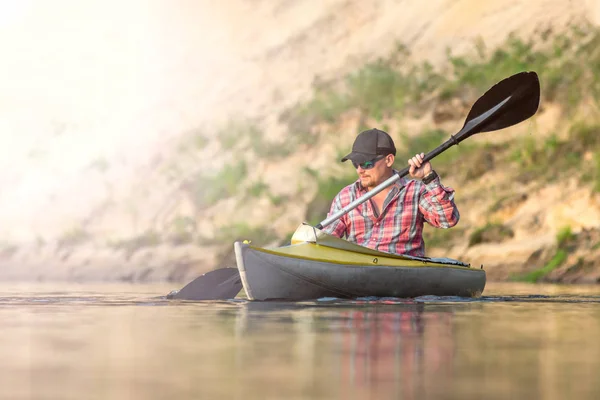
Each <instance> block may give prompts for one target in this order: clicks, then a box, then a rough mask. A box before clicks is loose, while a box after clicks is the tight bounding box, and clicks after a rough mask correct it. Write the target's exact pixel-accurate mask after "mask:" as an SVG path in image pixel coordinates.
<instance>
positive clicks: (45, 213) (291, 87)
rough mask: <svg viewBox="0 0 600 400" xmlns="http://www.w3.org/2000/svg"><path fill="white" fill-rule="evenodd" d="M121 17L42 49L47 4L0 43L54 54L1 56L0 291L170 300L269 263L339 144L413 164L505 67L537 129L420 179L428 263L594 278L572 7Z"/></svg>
mask: <svg viewBox="0 0 600 400" xmlns="http://www.w3.org/2000/svg"><path fill="white" fill-rule="evenodd" d="M131 4H132V5H131V6H130V8H126V9H121V10H119V13H118V14H117V15H116V17H114V18H112V17H109V16H111V15H112V12H114V7H115V6H114V5H111V4H110V3H109V4H105V5H100V3H98V4H97V5H96V8H93V7H92V8H91V9H87V8H85V9H84V8H81V9H76V10H71V11H70V12H71V13H79V14H77V15H78V16H79V17H82V18H79V19H76V21H78V22H72V23H71V24H72V25H71V26H70V25H66V26H63V27H62V29H58V30H57V29H54V30H52V29H50V28H56V26H57V25H59V24H58V23H59V22H60V18H61V16H60V15H61V14H60V7H61V5H60V4H59V5H57V6H56V9H53V10H52V12H53V14H52V15H54V19H52V18H45V19H43V20H41V19H40V18H41V17H40V16H42V15H43V16H45V17H47V16H48V14H47V12H49V11H48V10H41V11H37V10H38V9H36V8H33V9H29V10H21V11H19V12H20V13H21V14H22V15H24V16H23V17H22V18H23V19H22V24H21V25H18V24H13V25H12V26H11V25H9V24H7V23H5V22H4V24H3V25H2V27H3V29H4V30H5V31H6V32H9V31H10V30H11V29H12V30H13V31H15V32H20V33H21V34H23V35H24V36H23V38H22V41H23V43H25V44H28V43H29V44H31V43H32V41H33V40H34V39H35V38H34V37H27V36H26V35H25V33H24V32H25V28H27V23H29V24H31V23H39V24H41V27H40V32H42V31H43V29H49V31H50V32H52V33H51V34H49V35H48V37H47V38H46V42H47V43H46V44H47V45H48V46H49V47H50V48H52V45H55V46H56V47H57V48H61V47H62V48H66V49H70V51H65V52H62V53H61V52H53V53H50V55H49V54H47V53H45V52H42V51H41V50H40V51H37V52H36V51H35V49H36V47H35V46H33V47H32V49H30V50H29V52H28V53H26V54H25V53H23V52H22V51H21V52H19V51H17V50H18V49H17V48H16V47H17V46H16V45H13V47H9V51H10V50H12V51H13V52H14V54H15V57H14V58H13V61H12V64H9V65H8V67H6V68H7V74H4V76H12V77H13V78H14V77H15V76H23V78H22V81H21V82H25V79H26V78H31V79H32V82H30V83H29V84H28V85H26V86H23V85H16V84H14V82H19V80H14V79H13V80H12V81H11V82H13V83H12V84H11V85H9V86H7V87H8V88H9V89H11V88H12V89H13V91H12V92H11V91H10V90H8V91H6V93H4V94H2V97H0V104H2V107H3V109H2V114H1V116H2V120H1V121H2V122H3V123H4V126H6V127H7V128H6V129H5V132H10V133H11V134H10V135H5V137H4V138H3V140H4V142H5V143H4V146H3V148H4V149H5V152H6V154H5V155H4V161H5V164H6V168H4V172H3V175H1V176H0V178H1V181H0V182H1V183H2V185H3V197H2V198H1V199H0V200H1V201H2V203H1V204H2V205H3V207H2V214H1V215H0V217H1V218H2V221H3V222H4V224H3V231H2V235H3V236H2V237H3V240H2V249H1V253H0V256H1V258H2V269H1V272H0V277H1V278H4V279H70V280H107V279H108V280H112V279H119V280H133V281H145V280H165V279H167V280H176V281H184V280H187V279H189V278H191V277H194V276H196V275H197V274H199V273H201V272H203V271H206V270H208V269H211V268H215V267H218V266H224V265H230V264H231V261H232V260H231V250H232V248H231V243H232V241H233V240H235V239H237V238H244V239H251V240H252V241H253V242H254V243H258V244H264V245H274V244H279V243H285V242H286V240H288V238H289V236H290V234H291V233H292V232H293V231H294V229H295V227H296V226H297V225H298V224H299V223H301V222H302V221H305V220H307V221H310V222H318V221H320V220H321V219H323V218H324V216H325V215H324V213H326V211H327V207H328V204H329V201H330V200H331V198H332V197H333V195H335V193H336V192H337V190H339V188H340V187H342V186H344V185H345V184H348V183H349V182H351V181H352V180H353V179H354V178H353V174H354V171H353V170H352V168H351V167H349V166H348V165H346V164H340V163H339V162H337V160H339V155H340V154H341V153H345V152H347V150H348V148H349V147H350V146H351V143H352V140H353V137H354V136H355V135H356V133H357V132H359V131H360V130H361V129H363V128H365V127H373V126H377V127H380V128H382V129H386V130H387V131H389V132H390V134H392V135H393V136H394V138H395V139H396V140H397V144H398V147H399V149H400V152H401V153H402V154H403V155H405V156H406V155H408V154H411V153H413V152H416V151H428V150H431V149H432V148H433V147H435V146H437V145H438V144H439V143H441V142H442V141H443V140H445V138H446V137H448V136H449V135H450V134H451V133H454V132H456V131H457V130H458V129H459V128H460V126H462V122H463V120H464V117H465V116H466V114H467V113H468V110H469V107H470V105H471V104H472V103H473V101H475V99H476V98H477V97H478V96H479V95H480V94H481V93H483V92H484V91H485V90H486V89H487V88H488V87H490V86H491V85H493V84H494V83H495V82H497V81H498V80H500V79H502V78H503V77H505V76H508V75H510V74H512V73H514V72H517V71H519V70H524V69H525V70H535V71H537V72H538V73H539V74H540V78H541V82H542V92H543V101H542V107H541V110H540V112H539V114H538V115H537V116H536V117H535V118H534V119H533V120H531V121H530V122H527V123H524V124H521V125H519V126H517V127H515V128H511V129H508V130H506V131H502V132H501V133H493V134H486V135H485V136H483V135H482V136H481V137H480V138H479V137H478V138H477V139H473V140H472V142H470V143H469V144H468V145H465V146H463V145H461V146H460V148H459V149H453V150H451V151H448V152H447V154H444V156H441V157H440V158H439V159H436V160H435V161H434V166H435V168H436V169H437V170H439V171H440V175H441V176H442V177H443V182H444V183H445V184H446V185H449V186H452V187H454V188H455V189H456V190H457V203H458V206H459V208H460V210H461V216H462V217H461V222H460V223H459V225H457V227H456V228H453V229H451V230H447V231H439V230H432V229H429V230H428V231H427V235H428V241H427V243H428V252H429V254H430V255H445V256H449V257H455V258H459V259H462V260H464V261H467V262H470V263H472V264H474V265H479V264H483V265H484V266H485V267H486V269H487V270H488V276H489V277H490V279H525V280H539V279H555V280H562V281H569V282H595V281H596V280H597V279H598V278H599V277H600V268H599V267H598V265H600V264H598V262H597V260H598V257H599V256H600V255H599V253H598V247H599V246H598V227H599V226H600V203H599V200H600V199H599V196H598V190H599V189H600V183H599V182H600V158H599V157H598V154H597V151H596V150H595V149H597V148H598V146H597V145H598V143H597V140H598V139H596V137H598V129H599V128H598V127H599V126H600V124H599V121H600V120H599V119H598V108H597V101H598V99H599V96H598V93H599V92H598V87H597V83H596V82H597V81H598V80H597V79H596V78H597V77H598V75H597V74H598V73H599V72H598V71H597V70H596V69H595V68H594V66H595V65H600V63H598V62H595V61H600V55H598V54H597V53H598V50H597V48H598V46H597V44H598V42H599V39H598V35H599V34H598V31H597V28H596V25H597V24H598V23H599V22H600V7H598V6H597V5H595V3H594V2H592V1H589V2H578V3H577V5H573V4H566V5H565V4H563V2H559V1H550V0H545V1H543V0H538V1H529V2H521V1H513V2H506V1H489V2H486V3H480V2H476V1H467V0H463V1H441V0H440V1H432V2H428V3H427V5H424V4H422V3H421V2H418V1H391V0H389V1H381V2H377V3H376V4H371V5H366V4H365V3H363V2H359V1H341V0H337V1H333V0H331V1H324V2H320V3H319V4H315V2H312V1H308V0H305V1H297V2H293V3H291V2H287V1H284V0H280V1H272V2H267V1H262V2H260V1H259V2H250V1H242V0H237V1H231V2H227V3H226V4H223V5H219V6H216V5H208V3H197V2H185V1H180V2H178V4H177V6H175V5H171V6H169V5H166V4H163V5H160V6H159V5H154V6H152V7H149V8H147V9H145V13H139V10H140V9H141V8H142V4H141V3H139V4H137V3H131ZM170 4H171V3H170ZM173 4H174V3H173ZM38 6H39V7H43V5H41V3H39V4H38ZM62 6H65V5H64V4H62ZM21 14H20V15H21ZM98 15H104V16H106V19H103V18H92V17H97V16H98ZM36 16H37V19H36ZM415 16H419V18H416V17H415ZM83 17H86V18H83ZM111 18H112V20H111ZM132 20H133V21H136V22H137V23H136V24H131V21H132ZM47 21H51V22H47ZM91 21H93V23H92V22H91ZM55 25H56V26H55ZM125 26H127V27H128V28H127V30H125V33H123V32H121V31H119V29H120V28H119V27H125ZM19 29H20V30H19ZM75 29H78V32H79V36H78V39H79V40H80V41H81V43H85V46H82V45H81V43H80V42H75V41H74V39H73V38H74V35H73V34H72V32H73V30H75ZM92 39H94V40H92ZM113 43H118V46H117V47H116V48H113V47H109V46H110V45H111V44H113ZM69 46H71V47H69ZM94 46H96V47H97V50H100V49H106V48H109V50H107V51H106V52H105V53H104V57H100V56H99V55H98V54H101V52H100V51H97V52H93V51H91V50H89V49H94ZM117 50H118V52H117ZM23 54H25V55H23ZM43 57H45V58H43ZM40 59H44V60H45V62H46V67H47V68H46V71H42V70H40V69H39V68H37V66H36V65H37V64H36V63H37V62H39V60H40ZM90 59H91V61H92V63H91V64H86V63H87V62H89V61H86V60H90ZM19 61H20V62H19ZM149 61H150V62H149ZM24 63H25V64H24ZM73 64H74V65H77V66H78V68H75V69H74V70H73V71H75V72H77V74H75V75H74V74H67V73H66V72H65V71H68V68H69V67H68V65H73ZM24 65H25V66H26V68H24ZM91 65H94V66H95V67H94V68H96V69H93V68H92V67H91ZM596 68H597V67H596ZM57 76H60V77H61V79H58V80H57V79H56V78H57ZM74 76H75V77H74ZM115 77H118V78H119V79H120V80H118V81H117V80H115V79H114V78H115ZM109 78H110V79H109ZM104 80H106V81H107V82H110V83H111V84H112V86H103V85H102V83H103V82H104ZM7 82H8V80H7ZM27 82H29V81H27ZM90 82H91V83H90ZM3 83H4V82H3ZM79 83H81V85H82V86H77V85H78V84H79ZM86 84H89V85H91V86H89V88H88V90H87V91H83V90H81V91H76V90H75V88H77V87H84V86H85V85H86ZM7 85H8V84H7ZM44 85H46V86H47V87H44ZM42 87H43V88H44V89H45V90H41V89H40V88H42ZM48 90H50V92H48ZM52 90H54V92H52ZM42 93H43V94H44V96H42ZM48 93H56V94H57V95H56V96H58V95H61V96H62V97H60V98H58V97H57V98H54V97H53V96H50V95H48ZM11 95H12V96H11ZM29 99H34V100H35V102H33V103H32V102H31V101H30V100H29ZM58 100H60V101H58ZM31 112H35V113H36V115H37V116H38V118H36V119H35V120H34V121H33V122H32V120H31V119H30V118H27V115H28V114H30V113H31ZM11 135H12V136H11ZM19 135H20V136H19ZM9 136H10V140H8V139H7V138H8V137H9ZM17 138H20V139H21V140H20V141H17ZM398 159H399V163H400V161H401V160H403V158H402V157H398ZM404 159H405V158H404ZM399 165H400V164H399ZM539 271H541V272H539Z"/></svg>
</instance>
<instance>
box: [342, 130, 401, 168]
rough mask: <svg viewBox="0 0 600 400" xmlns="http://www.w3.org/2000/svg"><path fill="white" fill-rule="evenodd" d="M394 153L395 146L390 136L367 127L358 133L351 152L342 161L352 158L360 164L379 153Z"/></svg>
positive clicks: (385, 154)
mask: <svg viewBox="0 0 600 400" xmlns="http://www.w3.org/2000/svg"><path fill="white" fill-rule="evenodd" d="M388 154H393V155H396V146H394V141H393V140H392V137H391V136H390V135H388V134H387V133H386V132H384V131H381V130H379V129H369V130H366V131H363V132H361V133H359V134H358V136H357V137H356V139H355V140H354V144H353V145H352V152H351V153H350V154H348V155H347V156H346V157H344V158H342V162H344V161H346V160H352V161H353V162H355V163H357V164H362V163H364V162H366V161H369V160H372V159H374V158H375V157H377V156H379V155H384V156H387V155H388Z"/></svg>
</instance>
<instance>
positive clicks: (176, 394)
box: [0, 284, 600, 400]
mask: <svg viewBox="0 0 600 400" xmlns="http://www.w3.org/2000/svg"><path fill="white" fill-rule="evenodd" d="M174 288H176V287H173V286H112V285H110V286H109V285H101V286H88V285H82V286H80V285H61V286H58V285H54V286H42V285H34V286H23V285H21V286H8V285H7V284H4V285H3V286H2V290H1V291H0V293H1V294H0V398H2V399H244V400H247V399H338V398H339V399H427V398H444V399H470V398H486V399H496V398H497V399H505V398H529V399H534V398H545V399H566V398H590V399H591V398H600V379H599V378H600V287H596V286H587V287H576V286H533V285H514V284H488V287H487V288H486V291H485V293H484V294H485V296H484V297H483V298H481V299H477V300H465V299H460V298H436V297H422V298H418V299H415V300H399V299H360V300H355V301H341V300H336V299H321V300H320V301H316V302H302V303H281V302H276V303H252V302H247V301H245V300H243V299H238V300H235V301H222V302H204V303H191V302H176V301H168V300H165V299H164V298H162V297H161V296H163V295H164V294H166V293H167V292H169V291H170V290H171V289H174Z"/></svg>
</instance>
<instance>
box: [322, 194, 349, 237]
mask: <svg viewBox="0 0 600 400" xmlns="http://www.w3.org/2000/svg"><path fill="white" fill-rule="evenodd" d="M342 195H343V193H342V192H340V193H338V194H337V196H335V198H334V199H333V201H332V202H331V207H330V209H329V213H328V214H327V217H330V216H331V215H333V214H334V213H336V212H337V211H339V210H341V209H342V208H343V205H342ZM345 221H346V216H345V215H344V216H342V217H341V218H339V219H337V220H336V221H333V222H332V223H331V224H329V225H327V226H326V227H324V228H323V232H325V233H328V234H330V235H333V236H337V237H339V238H343V237H344V236H345V235H346V229H347V226H346V222H345Z"/></svg>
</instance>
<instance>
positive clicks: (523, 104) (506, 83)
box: [171, 72, 540, 300]
mask: <svg viewBox="0 0 600 400" xmlns="http://www.w3.org/2000/svg"><path fill="white" fill-rule="evenodd" d="M539 102H540V83H539V79H538V76H537V74H536V73H535V72H520V73H518V74H515V75H513V76H510V77H508V78H506V79H503V80H502V81H500V82H498V83H497V84H496V85H494V86H492V87H491V88H490V89H489V90H488V91H487V92H485V93H484V94H483V96H481V97H480V98H479V99H478V100H477V101H476V102H475V104H473V106H472V107H471V111H470V112H469V114H468V115H467V118H466V120H465V123H464V125H463V127H462V129H461V130H460V131H459V132H458V133H457V134H455V135H450V139H448V140H447V141H446V142H444V143H443V144H442V145H440V146H438V147H437V148H436V149H435V150H433V151H431V152H429V153H427V154H426V155H425V158H424V162H426V161H430V160H431V159H433V158H434V157H436V156H438V155H440V154H441V153H443V152H444V151H446V150H447V149H448V148H450V147H452V146H454V145H458V144H459V143H460V142H462V141H463V140H465V139H467V138H469V137H471V136H473V135H475V134H477V133H481V132H491V131H496V130H499V129H504V128H508V127H509V126H513V125H516V124H518V123H519V122H522V121H525V120H526V119H528V118H529V117H531V116H532V115H534V114H535V113H536V111H537V109H538V106H539ZM408 171H409V167H406V168H404V169H403V170H401V171H399V172H398V173H397V174H395V175H394V176H392V177H390V178H389V179H387V180H386V181H384V182H382V183H381V184H380V185H379V186H377V187H375V188H373V189H372V190H370V191H369V192H368V193H367V194H366V195H363V196H361V197H360V198H358V199H357V200H355V201H353V202H352V203H350V204H348V205H347V206H346V207H344V208H342V209H341V210H339V211H338V212H336V213H334V214H333V215H331V216H330V217H328V218H326V219H325V220H323V221H322V222H321V223H320V224H318V225H317V226H316V228H318V229H322V228H323V227H325V226H327V225H329V224H331V223H332V222H334V221H336V220H337V219H338V218H341V217H342V216H343V215H345V214H347V213H348V212H350V211H351V210H353V209H354V208H355V207H357V206H359V205H360V204H362V203H364V202H365V201H367V200H368V199H370V198H371V197H373V196H375V195H376V194H377V193H379V192H381V191H382V190H383V189H385V188H387V187H388V186H390V185H391V184H393V183H394V182H396V181H397V180H398V179H400V178H402V177H404V176H406V175H407V174H408ZM223 270H225V271H226V272H222V273H221V274H222V275H223V276H221V275H219V273H218V271H221V270H215V271H211V272H209V273H207V274H205V275H202V276H200V277H198V278H196V279H195V280H193V281H192V282H190V283H189V284H188V285H187V286H185V287H184V288H183V289H181V290H180V291H179V292H176V293H175V294H173V295H172V296H173V297H171V298H178V299H185V300H218V299H228V298H231V297H233V296H235V295H236V294H237V292H239V290H241V287H242V284H241V282H240V277H239V274H237V269H235V268H223ZM236 279H237V280H236ZM238 285H239V288H238ZM236 288H238V289H237V292H235V293H234V294H232V293H233V292H234V291H235V289H236Z"/></svg>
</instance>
